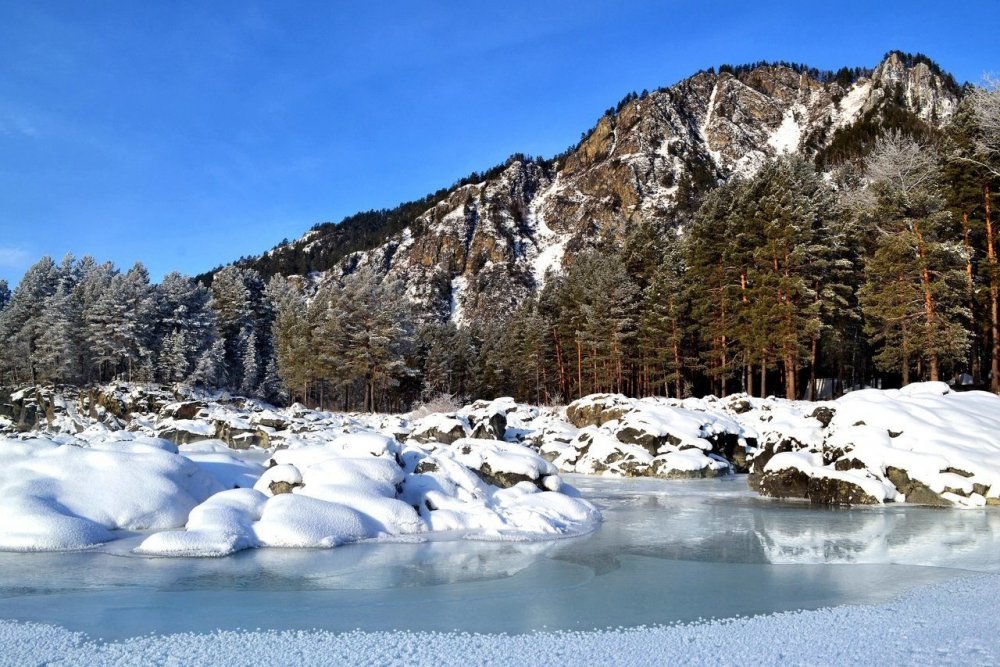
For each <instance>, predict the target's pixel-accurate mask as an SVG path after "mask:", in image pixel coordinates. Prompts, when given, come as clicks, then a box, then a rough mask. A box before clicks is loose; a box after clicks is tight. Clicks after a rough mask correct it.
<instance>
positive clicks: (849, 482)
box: [750, 382, 1000, 507]
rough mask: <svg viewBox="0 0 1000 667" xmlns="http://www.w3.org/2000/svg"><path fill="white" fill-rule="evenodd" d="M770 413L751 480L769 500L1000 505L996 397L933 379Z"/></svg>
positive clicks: (999, 400)
mask: <svg viewBox="0 0 1000 667" xmlns="http://www.w3.org/2000/svg"><path fill="white" fill-rule="evenodd" d="M810 408H812V409H810ZM769 412H770V413H771V415H773V419H772V420H771V424H770V425H769V427H768V428H769V429H770V432H769V434H768V438H767V439H766V441H765V445H764V446H762V447H761V448H760V449H759V450H758V451H757V452H755V457H754V458H753V459H752V472H753V473H754V474H752V475H751V478H750V483H751V487H752V488H755V489H757V490H759V491H760V492H761V493H762V494H764V495H771V496H776V497H800V498H808V499H810V500H812V501H813V502H821V503H828V504H870V503H882V502H889V501H905V502H911V503H919V504H925V505H946V506H947V505H958V506H962V507H978V506H982V505H986V504H991V503H1000V397H998V396H995V395H993V394H988V393H985V392H977V391H972V392H953V391H951V390H950V389H949V388H948V386H947V385H945V384H944V383H940V382H925V383H917V384H912V385H909V386H907V387H905V388H903V389H901V390H884V391H883V390H875V389H866V390H862V391H857V392H852V393H850V394H847V395H845V396H843V397H841V398H840V399H838V400H837V401H834V402H833V403H831V404H829V405H826V406H820V407H819V408H816V407H814V406H811V404H808V403H804V402H801V403H799V402H789V401H778V400H772V404H771V406H770V410H769ZM807 415H808V416H807ZM810 422H814V423H810Z"/></svg>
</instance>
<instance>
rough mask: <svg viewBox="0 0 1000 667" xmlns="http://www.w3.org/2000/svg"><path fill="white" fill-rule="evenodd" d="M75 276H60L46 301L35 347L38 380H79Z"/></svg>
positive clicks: (65, 381)
mask: <svg viewBox="0 0 1000 667" xmlns="http://www.w3.org/2000/svg"><path fill="white" fill-rule="evenodd" d="M72 290H73V286H72V279H71V277H69V276H66V277H65V278H63V279H60V281H59V286H58V287H57V288H56V291H55V293H54V294H53V295H52V296H50V297H48V298H47V299H46V300H45V302H44V309H43V311H42V315H41V323H40V324H41V326H40V328H41V334H40V336H39V338H38V341H37V347H36V350H35V367H36V368H37V372H38V377H37V379H38V380H39V381H42V382H58V383H66V384H68V383H75V382H78V381H79V380H80V368H79V365H78V363H79V340H78V338H77V333H78V332H79V330H80V315H79V313H78V312H77V309H76V303H75V302H74V301H73V298H72V296H73V295H72Z"/></svg>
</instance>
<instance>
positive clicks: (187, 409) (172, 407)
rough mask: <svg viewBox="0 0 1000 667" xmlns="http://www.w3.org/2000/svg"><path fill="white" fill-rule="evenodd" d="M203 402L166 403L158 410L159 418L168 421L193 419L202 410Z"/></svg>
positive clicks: (204, 404) (204, 405)
mask: <svg viewBox="0 0 1000 667" xmlns="http://www.w3.org/2000/svg"><path fill="white" fill-rule="evenodd" d="M205 407H207V405H206V403H205V402H204V401H180V402H177V403H168V404H166V405H165V406H163V409H161V410H160V417H162V418H170V419H194V418H195V417H197V416H198V413H199V412H201V410H202V409H203V408H205Z"/></svg>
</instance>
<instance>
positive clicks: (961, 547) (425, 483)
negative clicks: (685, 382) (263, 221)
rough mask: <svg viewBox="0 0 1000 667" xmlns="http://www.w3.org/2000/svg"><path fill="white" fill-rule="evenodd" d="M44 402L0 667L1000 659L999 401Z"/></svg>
mask: <svg viewBox="0 0 1000 667" xmlns="http://www.w3.org/2000/svg"><path fill="white" fill-rule="evenodd" d="M45 391H49V392H51V391H52V390H45ZM27 396H28V394H27V393H26V394H23V395H21V396H20V397H19V399H18V400H20V401H21V403H19V404H18V405H19V406H23V405H27V402H26V401H27V400H28V398H30V397H28V398H26V397H27ZM33 396H34V398H30V400H35V401H37V402H38V404H37V406H36V407H37V409H34V410H33V411H32V414H33V415H35V416H36V417H38V419H37V422H35V423H33V424H31V425H30V427H28V428H27V429H26V428H25V424H26V422H25V417H24V412H21V413H20V416H18V417H16V418H10V417H8V418H6V420H0V619H8V620H6V621H0V664H25V663H29V664H38V663H44V662H49V663H53V664H194V663H197V664H208V663H211V664H264V663H272V664H273V663H275V662H278V663H282V664H284V663H288V662H296V663H302V664H319V663H322V664H336V663H341V664H344V663H350V664H357V663H359V662H368V663H373V664H386V663H390V664H391V663H401V664H402V663H405V664H410V663H417V664H429V663H435V664H468V663H470V662H471V663H491V664H504V663H514V662H522V663H523V662H526V661H529V660H530V661H531V662H534V663H540V664H557V663H558V664H580V663H600V664H615V663H618V664H651V663H654V664H659V663H664V662H667V661H676V662H680V663H685V664H687V663H698V664H703V663H706V662H709V663H732V664H755V663H759V664H844V663H855V662H861V661H865V662H873V661H880V662H888V663H891V664H900V663H903V664H911V663H935V664H937V663H954V664H958V663H961V664H997V662H998V655H997V652H998V648H997V645H998V642H1000V640H998V639H997V636H998V635H1000V633H998V632H997V630H998V629H1000V622H998V621H997V620H996V619H997V618H1000V615H998V613H997V612H998V611H1000V609H998V607H1000V602H998V598H1000V595H997V593H998V590H1000V589H998V583H1000V512H998V511H997V510H996V509H995V508H993V507H986V505H994V504H996V503H997V502H998V495H1000V398H998V397H996V396H992V395H989V394H984V393H981V392H968V393H960V392H953V391H951V390H950V389H949V388H948V387H947V386H946V385H943V384H938V383H925V384H918V385H912V386H911V387H908V388H907V389H904V390H899V391H892V390H889V391H876V390H865V391H860V392H854V393H852V394H848V395H847V396H845V397H843V398H841V399H839V400H836V401H829V402H823V403H807V402H804V401H785V400H781V399H774V398H768V399H759V398H752V397H747V396H745V395H738V396H730V397H727V398H726V399H716V398H712V397H709V398H704V399H686V400H683V401H679V400H670V399H643V400H635V399H629V398H626V397H624V396H617V395H595V396H590V397H586V398H584V399H581V400H579V401H576V402H574V403H572V404H570V405H569V406H567V407H565V408H539V407H534V406H528V405H521V404H516V403H514V401H512V400H510V399H498V400H496V401H478V402H476V403H474V404H472V405H469V406H465V407H463V408H461V409H458V410H455V411H453V412H449V413H444V414H430V415H425V416H421V415H345V414H338V413H330V412H322V411H316V410H308V409H306V408H304V407H302V406H292V407H290V408H283V409H279V408H275V407H273V406H267V405H264V404H259V403H257V402H254V401H248V400H245V399H230V398H227V397H219V396H215V397H213V396H190V395H183V394H181V395H178V394H175V393H173V392H172V391H166V390H161V394H153V393H150V391H148V390H138V389H135V388H124V389H115V388H112V389H109V390H107V392H106V394H105V395H104V396H103V397H101V398H100V404H99V405H98V406H97V407H95V405H93V404H89V405H87V404H84V400H85V399H84V398H83V397H77V398H73V397H72V396H55V395H54V394H51V393H50V394H43V393H42V392H36V393H35V394H34V395H33ZM86 400H90V399H86ZM119 400H120V403H118V404H115V403H114V402H115V401H119ZM110 404H114V405H115V408H114V411H113V413H112V411H111V410H107V411H106V412H102V410H103V408H102V407H100V406H104V405H110ZM130 406H132V407H130ZM740 469H742V470H747V471H749V472H750V475H749V477H748V476H746V475H735V476H734V475H731V474H730V473H731V472H733V471H734V470H740ZM580 473H586V474H580ZM748 481H749V482H750V484H748ZM762 495H764V496H776V497H778V498H800V499H805V500H809V501H811V502H782V501H780V500H776V499H774V498H766V497H761V496H762ZM853 504H858V505H861V504H867V505H868V506H865V507H861V506H849V505H853ZM924 504H939V505H947V506H950V507H952V508H954V509H945V510H941V509H939V508H931V507H923V506H920V505H924ZM602 517H603V520H602ZM553 538H573V539H553ZM263 547H270V548H263ZM207 556H214V557H221V556H226V557H225V558H206V557H207ZM193 557H196V558H193ZM706 619H723V620H706ZM240 628H243V629H253V628H256V629H257V630H254V631H252V632H250V631H246V630H239V629H240ZM81 633H82V634H81ZM776 637H777V638H779V639H780V641H776V640H775V638H776Z"/></svg>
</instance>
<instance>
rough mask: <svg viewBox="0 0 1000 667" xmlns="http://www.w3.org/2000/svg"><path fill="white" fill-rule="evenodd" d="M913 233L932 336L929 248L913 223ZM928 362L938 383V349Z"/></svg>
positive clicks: (930, 352)
mask: <svg viewBox="0 0 1000 667" xmlns="http://www.w3.org/2000/svg"><path fill="white" fill-rule="evenodd" d="M913 231H914V233H915V234H916V235H917V253H918V254H919V255H920V269H921V270H920V280H921V282H922V283H923V288H924V317H925V319H926V321H927V334H928V335H929V336H932V335H933V334H934V326H935V325H934V296H933V294H931V271H930V267H929V266H928V265H927V247H926V245H925V244H924V237H923V234H921V233H920V226H919V225H918V223H916V222H914V223H913ZM927 361H928V363H929V364H930V380H931V382H937V381H938V380H939V379H940V377H939V374H938V353H937V350H936V349H933V348H932V349H931V350H930V351H929V353H928V355H927Z"/></svg>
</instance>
